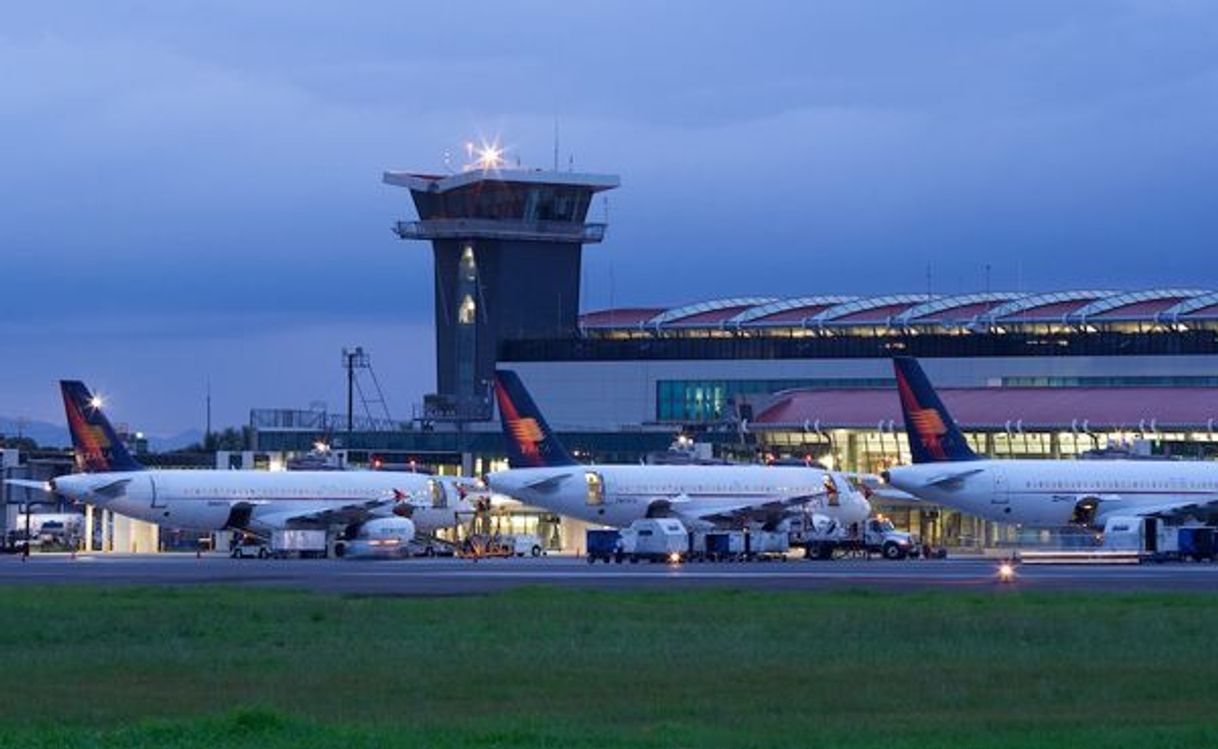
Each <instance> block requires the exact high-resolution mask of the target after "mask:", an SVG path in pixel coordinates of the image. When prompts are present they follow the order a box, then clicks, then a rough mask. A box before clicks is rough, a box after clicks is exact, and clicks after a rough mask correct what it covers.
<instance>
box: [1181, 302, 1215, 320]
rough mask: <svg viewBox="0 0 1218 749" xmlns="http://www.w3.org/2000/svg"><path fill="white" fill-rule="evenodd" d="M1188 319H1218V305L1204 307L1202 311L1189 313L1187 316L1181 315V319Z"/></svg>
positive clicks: (1197, 310)
mask: <svg viewBox="0 0 1218 749" xmlns="http://www.w3.org/2000/svg"><path fill="white" fill-rule="evenodd" d="M1188 317H1218V304H1211V305H1210V306H1208V307H1202V308H1201V309H1196V310H1193V311H1192V312H1189V313H1188V314H1187V315H1181V318H1188Z"/></svg>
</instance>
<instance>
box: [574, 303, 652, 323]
mask: <svg viewBox="0 0 1218 749" xmlns="http://www.w3.org/2000/svg"><path fill="white" fill-rule="evenodd" d="M665 309H667V308H666V307H623V308H621V309H602V310H597V311H596V312H585V313H584V314H582V315H580V316H579V324H580V325H586V326H589V327H598V326H601V325H604V326H613V327H617V326H621V325H639V324H641V323H645V322H647V321H648V320H650V319H651V318H653V317H655V316H656V315H658V314H660V313H661V312H663V311H664V310H665Z"/></svg>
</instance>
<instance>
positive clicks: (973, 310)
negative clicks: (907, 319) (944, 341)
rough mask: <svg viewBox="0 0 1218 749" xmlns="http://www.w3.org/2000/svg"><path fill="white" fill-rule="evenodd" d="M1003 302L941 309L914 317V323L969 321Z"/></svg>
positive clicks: (1003, 302) (978, 303) (979, 303)
mask: <svg viewBox="0 0 1218 749" xmlns="http://www.w3.org/2000/svg"><path fill="white" fill-rule="evenodd" d="M1005 303H1006V302H1005V301H1002V300H999V301H994V302H977V303H976V304H962V305H960V306H959V307H949V308H947V309H941V310H939V311H938V312H932V313H930V314H929V315H923V316H921V317H915V318H914V319H913V321H914V322H919V321H923V320H969V319H972V318H974V317H976V316H977V315H980V314H981V313H982V312H985V311H987V310H990V309H993V308H994V307H997V306H998V305H1000V304H1005Z"/></svg>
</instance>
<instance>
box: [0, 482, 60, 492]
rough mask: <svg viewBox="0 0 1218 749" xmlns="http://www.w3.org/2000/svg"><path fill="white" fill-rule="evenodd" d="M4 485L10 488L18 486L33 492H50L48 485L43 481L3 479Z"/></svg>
mask: <svg viewBox="0 0 1218 749" xmlns="http://www.w3.org/2000/svg"><path fill="white" fill-rule="evenodd" d="M4 483H6V484H8V485H10V486H20V487H21V488H23V489H32V490H34V491H40V492H49V491H51V486H50V484H48V483H47V482H45V481H30V480H29V479H5V480H4Z"/></svg>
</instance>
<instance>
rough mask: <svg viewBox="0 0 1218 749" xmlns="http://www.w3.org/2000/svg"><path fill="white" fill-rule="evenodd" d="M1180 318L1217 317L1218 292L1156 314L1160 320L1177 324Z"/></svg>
mask: <svg viewBox="0 0 1218 749" xmlns="http://www.w3.org/2000/svg"><path fill="white" fill-rule="evenodd" d="M1181 317H1189V318H1202V317H1211V318H1212V317H1218V291H1211V292H1210V293H1208V294H1202V295H1200V296H1195V297H1193V298H1192V299H1186V300H1184V301H1182V302H1180V303H1179V304H1176V305H1175V306H1172V307H1169V308H1167V309H1165V310H1163V311H1162V312H1160V313H1159V314H1158V318H1159V319H1160V320H1164V321H1167V320H1170V321H1171V322H1178V321H1179V320H1180V318H1181Z"/></svg>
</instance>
